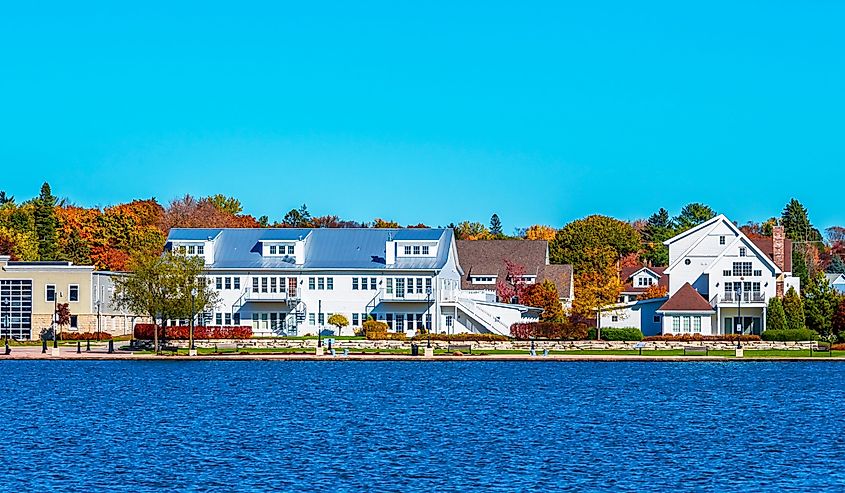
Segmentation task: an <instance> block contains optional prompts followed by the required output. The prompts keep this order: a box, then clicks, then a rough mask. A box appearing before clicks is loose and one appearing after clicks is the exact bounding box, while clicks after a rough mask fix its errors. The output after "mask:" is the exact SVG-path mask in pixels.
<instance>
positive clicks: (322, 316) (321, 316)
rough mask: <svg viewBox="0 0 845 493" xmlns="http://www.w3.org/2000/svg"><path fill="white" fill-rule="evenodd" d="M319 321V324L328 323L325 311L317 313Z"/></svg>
mask: <svg viewBox="0 0 845 493" xmlns="http://www.w3.org/2000/svg"><path fill="white" fill-rule="evenodd" d="M317 323H318V324H319V325H323V324H325V323H326V314H325V313H320V314H319V315H317Z"/></svg>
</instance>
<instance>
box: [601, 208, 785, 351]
mask: <svg viewBox="0 0 845 493" xmlns="http://www.w3.org/2000/svg"><path fill="white" fill-rule="evenodd" d="M664 243H665V244H666V245H667V246H668V247H669V266H668V267H666V268H665V269H659V270H660V272H659V276H658V277H659V279H660V283H661V284H664V283H665V284H667V285H668V295H667V297H664V298H656V299H651V300H636V299H630V298H629V299H627V302H625V303H621V304H619V305H617V306H615V307H611V308H610V309H608V310H606V311H605V312H603V313H602V317H601V325H602V327H637V328H640V329H641V330H642V331H643V333H644V334H645V335H656V334H696V333H698V334H702V335H725V334H734V333H737V332H739V331H741V332H742V333H743V334H760V333H761V332H762V331H764V330H766V308H767V305H768V302H769V300H770V299H771V298H772V297H773V296H779V297H780V296H783V294H784V293H785V292H786V291H787V290H789V288H792V287H794V288H795V290H796V291H800V280H799V279H798V278H797V277H795V276H793V275H792V243H791V242H790V241H789V240H788V239H787V238H785V236H784V231H783V227H775V228H774V231H773V234H772V236H771V237H759V238H749V237H748V236H746V235H745V234H744V233H743V232H742V231H741V230H740V229H739V228H738V227H736V225H735V224H734V223H732V222H731V221H730V220H728V218H726V217H725V216H723V215H719V216H716V217H714V218H713V219H711V220H709V221H707V222H704V223H702V224H700V225H698V226H696V227H695V228H692V229H690V230H688V231H685V232H683V233H681V234H679V235H677V236H675V237H674V238H671V239H669V240H667V241H666V242H664ZM652 270H653V271H657V269H652ZM655 282H656V281H655ZM623 301H626V300H623Z"/></svg>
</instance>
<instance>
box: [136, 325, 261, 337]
mask: <svg viewBox="0 0 845 493" xmlns="http://www.w3.org/2000/svg"><path fill="white" fill-rule="evenodd" d="M153 327H154V325H153V324H136V325H135V339H144V340H152V339H153V331H154V329H153ZM189 332H190V327H188V326H182V325H179V326H175V327H167V329H166V332H165V334H166V335H165V338H166V339H177V340H188V339H189V338H190V335H189ZM161 335H162V330H161V328H159V336H161ZM250 337H252V327H250V326H248V325H232V326H229V325H226V326H212V327H208V326H204V325H200V326H197V327H194V339H249V338H250Z"/></svg>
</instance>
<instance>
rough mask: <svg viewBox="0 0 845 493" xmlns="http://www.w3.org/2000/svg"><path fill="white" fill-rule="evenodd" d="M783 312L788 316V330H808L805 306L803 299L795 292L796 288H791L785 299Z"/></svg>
mask: <svg viewBox="0 0 845 493" xmlns="http://www.w3.org/2000/svg"><path fill="white" fill-rule="evenodd" d="M783 311H784V313H785V314H786V325H787V328H789V329H792V330H799V329H805V328H807V325H806V322H805V321H804V304H803V303H802V302H801V297H800V296H798V293H796V292H795V288H789V291H787V292H786V296H784V297H783Z"/></svg>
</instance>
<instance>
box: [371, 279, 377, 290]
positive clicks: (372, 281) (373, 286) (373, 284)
mask: <svg viewBox="0 0 845 493" xmlns="http://www.w3.org/2000/svg"><path fill="white" fill-rule="evenodd" d="M376 284H377V283H376V278H375V277H371V278H370V289H372V290H373V291H375V290H376V289H377V288H376Z"/></svg>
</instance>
